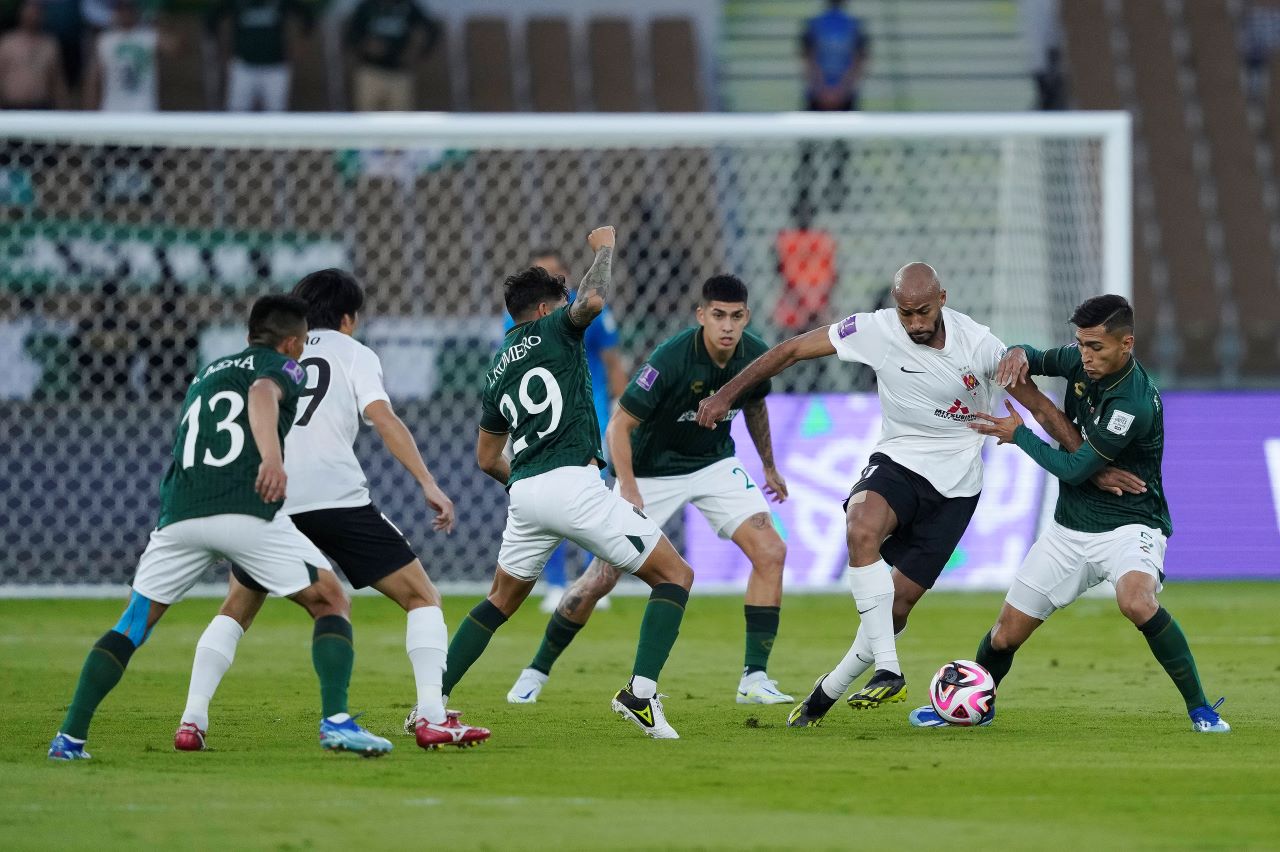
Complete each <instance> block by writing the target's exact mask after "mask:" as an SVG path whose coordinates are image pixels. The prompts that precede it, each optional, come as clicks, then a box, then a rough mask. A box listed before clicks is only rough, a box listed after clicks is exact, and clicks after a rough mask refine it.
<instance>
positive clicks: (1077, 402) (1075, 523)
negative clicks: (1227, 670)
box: [1014, 345, 1173, 536]
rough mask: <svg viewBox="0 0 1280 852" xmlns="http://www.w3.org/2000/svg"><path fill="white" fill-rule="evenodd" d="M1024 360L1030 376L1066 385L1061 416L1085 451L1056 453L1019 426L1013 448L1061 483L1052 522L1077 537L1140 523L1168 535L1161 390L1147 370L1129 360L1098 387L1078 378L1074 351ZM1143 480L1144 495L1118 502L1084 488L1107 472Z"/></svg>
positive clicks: (1034, 354)
mask: <svg viewBox="0 0 1280 852" xmlns="http://www.w3.org/2000/svg"><path fill="white" fill-rule="evenodd" d="M1020 348H1022V349H1023V350H1025V351H1026V353H1027V360H1028V361H1029V362H1030V367H1031V374H1032V375H1035V376H1060V377H1062V378H1064V379H1066V380H1067V395H1066V399H1065V401H1064V403H1063V409H1064V410H1065V411H1066V414H1067V417H1069V418H1070V419H1071V421H1072V422H1073V423H1074V424H1075V425H1076V427H1077V428H1079V429H1080V434H1081V435H1082V436H1083V437H1084V441H1085V442H1084V444H1083V445H1081V447H1080V449H1078V450H1077V451H1076V452H1074V453H1066V452H1064V451H1062V450H1055V449H1053V448H1052V447H1050V446H1049V445H1047V444H1046V443H1045V442H1044V441H1042V440H1040V439H1039V438H1038V437H1036V435H1035V433H1034V432H1032V431H1031V430H1030V429H1028V428H1026V427H1025V426H1020V427H1018V429H1017V431H1016V432H1015V433H1014V440H1015V443H1017V445H1018V446H1019V447H1021V448H1022V449H1023V450H1024V451H1026V453H1027V454H1028V455H1030V456H1031V457H1032V458H1033V459H1035V461H1036V462H1037V463H1038V464H1039V465H1040V466H1041V467H1043V468H1045V469H1046V470H1048V471H1049V472H1050V473H1052V474H1054V475H1055V476H1057V477H1058V478H1059V479H1060V480H1061V482H1060V483H1059V485H1058V504H1057V507H1056V508H1055V509H1054V513H1053V519H1054V520H1055V521H1057V522H1058V523H1060V524H1062V525H1063V526H1064V527H1067V528H1068V529H1073V530H1079V531H1080V532H1091V533H1094V532H1109V531H1111V530H1114V529H1116V528H1117V527H1122V526H1124V525H1126V524H1143V525H1145V526H1148V527H1153V528H1157V529H1159V530H1161V531H1163V532H1164V534H1165V535H1167V536H1169V535H1173V522H1172V521H1171V520H1170V518H1169V504H1168V503H1167V502H1166V501H1165V496H1164V483H1163V481H1162V480H1161V476H1160V463H1161V459H1162V457H1163V455H1164V408H1163V407H1162V405H1161V403H1160V389H1159V388H1157V387H1156V384H1155V382H1154V381H1152V379H1151V377H1150V376H1148V375H1147V371H1146V370H1144V369H1143V368H1142V365H1141V364H1139V363H1138V359H1136V358H1130V359H1129V363H1128V364H1127V365H1125V366H1124V367H1123V368H1121V369H1120V370H1119V371H1118V372H1116V373H1114V374H1112V375H1110V376H1104V377H1102V378H1101V379H1099V380H1098V381H1094V380H1093V379H1090V378H1089V376H1088V375H1087V374H1086V373H1085V371H1084V366H1083V365H1082V363H1081V360H1080V350H1079V348H1078V347H1077V346H1075V345H1071V346H1063V347H1061V348H1058V349H1049V350H1047V351H1045V352H1040V351H1038V350H1036V349H1033V348H1032V347H1030V346H1021V347H1020ZM1108 464H1110V465H1113V466H1115V467H1118V468H1120V469H1122V470H1127V471H1129V472H1130V473H1132V474H1134V475H1136V476H1138V477H1141V478H1142V479H1143V480H1144V481H1145V482H1146V483H1147V490H1146V493H1145V494H1124V495H1121V496H1119V497H1117V496H1116V495H1114V494H1109V493H1107V492H1106V491H1103V490H1102V489H1101V488H1098V487H1097V486H1095V485H1094V484H1093V483H1092V482H1090V481H1089V477H1091V476H1092V475H1093V474H1094V473H1096V472H1097V471H1098V470H1100V469H1101V468H1102V467H1104V466H1105V465H1108Z"/></svg>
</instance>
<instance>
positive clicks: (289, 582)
mask: <svg viewBox="0 0 1280 852" xmlns="http://www.w3.org/2000/svg"><path fill="white" fill-rule="evenodd" d="M220 559H227V560H229V561H231V562H234V563H235V564H236V565H237V566H238V567H240V568H241V569H243V570H244V571H245V573H247V574H248V575H249V576H250V577H252V578H253V579H254V580H256V581H258V583H260V584H261V585H262V587H263V588H265V589H266V590H267V591H269V592H272V593H274V594H277V595H281V596H287V595H292V594H295V593H297V592H300V591H302V590H303V589H305V588H306V587H307V586H310V585H311V584H312V583H314V582H315V579H316V571H317V569H325V570H333V569H332V568H331V567H330V566H329V561H328V560H327V559H325V557H324V554H323V553H321V552H320V550H319V549H318V548H317V547H316V546H315V545H314V544H312V543H311V540H310V539H309V538H307V537H306V536H304V535H303V534H302V533H300V532H298V528H297V527H295V526H294V525H293V521H292V520H290V519H289V516H288V515H286V514H285V513H284V512H276V516H275V518H274V519H272V520H270V521H265V520H263V519H262V518H255V517H254V516H253V515H210V516H208V517H206V518H191V519H189V520H186V521H178V522H177V523H175V524H170V525H169V526H167V527H164V528H163V529H158V530H152V531H151V541H150V542H148V543H147V549H146V550H144V551H143V552H142V557H141V558H140V559H139V560H138V571H137V574H136V575H135V576H134V578H133V590H134V591H135V592H137V593H138V594H140V595H142V596H143V597H144V598H147V599H149V600H153V601H156V602H157V603H162V604H171V603H176V602H177V601H179V600H181V599H182V596H183V595H185V594H186V593H187V591H188V590H189V589H190V588H191V587H192V586H194V585H195V584H196V583H197V582H198V581H199V580H200V577H201V576H203V575H204V572H205V571H206V570H208V569H209V567H210V566H212V565H213V564H214V563H216V562H217V561H219V560H220Z"/></svg>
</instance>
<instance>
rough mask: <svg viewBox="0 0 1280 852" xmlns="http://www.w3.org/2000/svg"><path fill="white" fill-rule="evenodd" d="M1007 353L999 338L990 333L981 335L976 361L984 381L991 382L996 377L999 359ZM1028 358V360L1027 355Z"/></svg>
mask: <svg viewBox="0 0 1280 852" xmlns="http://www.w3.org/2000/svg"><path fill="white" fill-rule="evenodd" d="M1007 351H1008V350H1007V349H1006V348H1005V345H1004V344H1003V343H1001V342H1000V338H998V337H996V336H995V335H994V334H992V333H991V332H990V331H988V332H987V333H986V334H984V335H983V337H982V340H981V341H980V342H979V343H978V351H977V360H978V365H979V367H978V369H979V370H981V373H982V377H983V378H984V379H988V380H991V379H994V378H995V377H996V369H997V368H998V367H999V366H1000V359H1002V358H1003V357H1004V353H1005V352H1007ZM1028 358H1030V356H1029V355H1028Z"/></svg>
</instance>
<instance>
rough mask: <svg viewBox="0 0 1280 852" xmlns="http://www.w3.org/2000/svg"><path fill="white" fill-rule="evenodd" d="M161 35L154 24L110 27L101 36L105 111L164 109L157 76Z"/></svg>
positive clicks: (103, 105) (99, 60)
mask: <svg viewBox="0 0 1280 852" xmlns="http://www.w3.org/2000/svg"><path fill="white" fill-rule="evenodd" d="M157 42H158V37H157V35H156V31H155V30H154V29H152V28H151V27H146V26H139V27H134V28H133V29H130V30H107V31H106V32H104V33H103V34H102V35H100V36H98V46H97V51H98V64H99V65H100V66H101V67H102V109H103V111H105V112H155V111H156V110H157V109H159V108H160V99H159V83H158V82H157V77H156V45H157Z"/></svg>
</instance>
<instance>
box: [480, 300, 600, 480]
mask: <svg viewBox="0 0 1280 852" xmlns="http://www.w3.org/2000/svg"><path fill="white" fill-rule="evenodd" d="M585 333H586V329H585V328H578V326H577V325H575V324H574V322H573V320H571V319H570V318H569V309H568V306H565V307H563V308H559V309H557V310H555V311H552V312H551V313H549V314H547V315H546V316H545V317H543V318H541V319H536V320H532V321H530V322H525V323H521V324H520V325H517V326H516V327H514V328H512V329H511V330H510V331H508V332H507V334H506V337H504V338H503V340H502V345H501V346H500V347H499V348H498V352H497V354H496V355H494V356H493V360H492V361H491V362H490V363H489V371H488V372H487V373H485V388H484V394H483V396H482V397H481V415H480V428H481V429H483V430H484V431H486V432H491V433H493V434H495V435H502V434H506V433H510V434H511V440H512V444H511V451H512V453H513V455H512V459H511V476H510V478H508V480H507V487H508V488H510V487H511V485H512V484H513V483H514V482H516V481H517V480H520V479H524V478H526V477H529V476H537V475H538V474H540V473H546V472H547V471H549V470H555V469H556V468H558V467H582V466H583V465H587V464H597V465H599V466H600V467H604V454H603V453H602V452H601V451H600V424H599V421H598V420H597V419H596V407H595V401H594V398H593V397H592V394H591V372H590V370H588V369H587V350H586V346H585V345H584V344H583V335H584V334H585Z"/></svg>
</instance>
